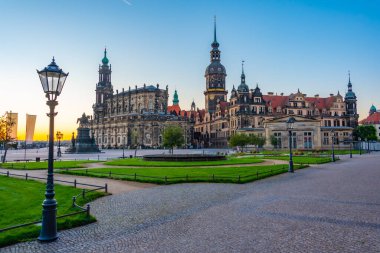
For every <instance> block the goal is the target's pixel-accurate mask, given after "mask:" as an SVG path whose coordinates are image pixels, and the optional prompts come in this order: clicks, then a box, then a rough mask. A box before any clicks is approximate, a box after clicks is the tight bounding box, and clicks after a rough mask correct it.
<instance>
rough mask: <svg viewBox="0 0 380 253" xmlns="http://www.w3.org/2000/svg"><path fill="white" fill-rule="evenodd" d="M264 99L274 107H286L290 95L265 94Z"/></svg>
mask: <svg viewBox="0 0 380 253" xmlns="http://www.w3.org/2000/svg"><path fill="white" fill-rule="evenodd" d="M263 99H264V100H265V102H266V103H267V105H271V106H272V108H277V107H278V106H280V107H284V106H285V104H286V103H287V102H288V99H289V96H278V95H263Z"/></svg>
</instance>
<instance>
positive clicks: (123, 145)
mask: <svg viewBox="0 0 380 253" xmlns="http://www.w3.org/2000/svg"><path fill="white" fill-rule="evenodd" d="M124 148H125V136H124V135H123V159H124V157H125V153H124Z"/></svg>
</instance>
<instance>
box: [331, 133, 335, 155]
mask: <svg viewBox="0 0 380 253" xmlns="http://www.w3.org/2000/svg"><path fill="white" fill-rule="evenodd" d="M334 142H335V132H334V129H331V159H332V161H333V162H335V152H334Z"/></svg>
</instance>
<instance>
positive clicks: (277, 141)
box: [273, 133, 282, 148]
mask: <svg viewBox="0 0 380 253" xmlns="http://www.w3.org/2000/svg"><path fill="white" fill-rule="evenodd" d="M273 135H274V138H275V139H276V145H275V148H282V143H281V133H274V134H273Z"/></svg>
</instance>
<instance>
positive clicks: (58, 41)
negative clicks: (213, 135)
mask: <svg viewBox="0 0 380 253" xmlns="http://www.w3.org/2000/svg"><path fill="white" fill-rule="evenodd" d="M0 10H2V22H0V31H1V33H0V38H1V49H0V52H1V54H0V57H1V61H0V71H1V74H0V88H1V89H0V90H1V101H0V114H3V113H5V112H6V111H12V112H17V113H18V114H19V122H18V123H19V126H18V135H19V138H20V139H23V138H24V135H25V114H27V113H28V114H34V115H37V122H36V133H35V139H36V140H46V136H47V133H48V125H49V122H48V117H47V116H46V113H47V112H48V107H47V105H46V99H45V96H44V93H43V90H42V87H41V83H40V81H39V78H38V75H37V73H36V69H38V70H41V69H43V68H44V67H45V66H47V65H48V64H49V63H50V62H51V59H52V57H53V56H54V57H55V59H56V63H57V64H58V65H59V66H60V67H61V68H62V69H63V70H64V71H65V72H69V76H68V78H67V81H66V84H65V87H64V88H63V91H62V94H61V95H60V96H59V97H58V103H59V105H58V106H57V107H56V111H57V112H58V115H57V116H56V118H55V131H61V132H63V133H64V139H70V138H71V132H74V131H75V132H76V128H77V127H78V125H77V124H76V122H77V118H79V117H80V116H81V115H82V113H84V112H85V113H86V114H88V115H91V114H92V105H93V103H94V101H95V85H96V82H97V80H98V72H97V71H98V66H99V64H100V63H101V59H102V58H103V50H104V47H105V46H106V47H107V51H108V58H109V60H110V64H111V65H112V71H113V73H112V84H113V87H114V90H115V91H116V89H118V90H119V91H121V90H122V88H125V89H128V87H129V86H131V87H132V88H133V87H134V86H135V85H138V86H142V85H143V84H144V83H146V84H147V85H148V84H156V83H159V84H160V86H161V87H165V86H166V85H168V86H169V93H170V95H169V96H170V97H169V104H171V103H172V96H173V93H174V90H175V89H177V90H178V95H179V100H180V106H181V108H182V109H190V104H191V102H192V101H193V99H194V101H195V103H196V106H197V107H199V108H204V95H203V91H204V90H205V78H204V72H205V69H206V67H207V65H208V64H209V61H210V54H209V51H210V50H211V43H212V41H213V27H214V24H213V22H214V16H216V20H217V39H218V42H219V43H220V47H219V49H220V50H221V62H222V64H223V65H224V66H225V67H226V71H227V78H226V89H227V90H228V91H231V89H232V86H233V85H235V86H237V85H239V83H240V74H241V61H242V60H244V61H245V65H244V66H245V67H244V71H245V74H246V82H247V84H248V85H249V86H250V88H254V87H255V86H256V84H257V83H258V85H259V87H260V88H261V90H262V92H263V93H264V94H267V92H274V93H277V94H280V93H284V94H290V93H295V92H297V89H298V88H299V89H300V91H301V92H303V93H305V94H307V95H308V96H314V95H315V94H319V95H320V96H329V94H330V93H334V94H336V93H337V92H338V91H340V93H341V94H344V93H345V92H346V90H347V82H348V74H347V73H348V71H350V72H351V81H352V84H353V90H354V92H355V93H356V95H357V97H358V109H359V114H360V118H363V117H366V116H367V115H368V111H369V108H370V106H371V105H372V103H373V104H374V105H375V106H377V107H379V108H380V96H379V94H380V60H379V59H380V43H379V42H380V1H378V0H368V1H366V0H360V1H359V0H355V1H354V0H318V1H316V0H308V1H307V0H304V1H301V0H282V1H280V0H278V1H274V0H239V1H231V0H230V1H226V0H81V1H77V0H56V1H50V0H35V1H30V0H17V1H13V0H0Z"/></svg>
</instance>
